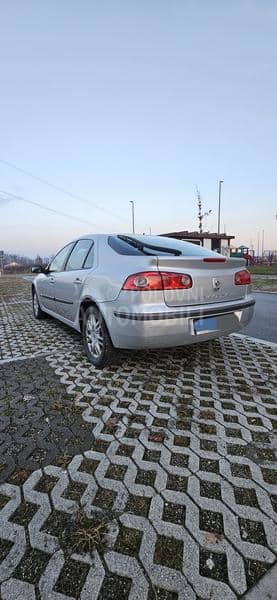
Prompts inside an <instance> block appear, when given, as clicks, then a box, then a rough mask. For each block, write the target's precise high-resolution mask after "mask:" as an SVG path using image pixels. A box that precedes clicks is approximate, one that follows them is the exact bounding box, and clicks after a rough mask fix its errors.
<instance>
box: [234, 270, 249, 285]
mask: <svg viewBox="0 0 277 600" xmlns="http://www.w3.org/2000/svg"><path fill="white" fill-rule="evenodd" d="M250 283H251V275H250V273H249V271H247V269H243V271H238V272H237V273H236V274H235V285H249V284H250Z"/></svg>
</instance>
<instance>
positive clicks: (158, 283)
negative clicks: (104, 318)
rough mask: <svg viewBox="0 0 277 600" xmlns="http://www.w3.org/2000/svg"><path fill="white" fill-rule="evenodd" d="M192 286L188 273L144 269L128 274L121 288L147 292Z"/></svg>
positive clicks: (182, 288) (184, 288)
mask: <svg viewBox="0 0 277 600" xmlns="http://www.w3.org/2000/svg"><path fill="white" fill-rule="evenodd" d="M191 287H192V279H191V277H190V275H184V274H183V273H167V272H166V271H162V272H160V273H159V272H158V271H146V272H143V273H135V274H134V275H130V277H128V278H127V279H126V281H125V283H124V285H123V288H122V289H123V290H133V291H136V292H138V291H141V292H147V291H151V290H187V289H189V288H191Z"/></svg>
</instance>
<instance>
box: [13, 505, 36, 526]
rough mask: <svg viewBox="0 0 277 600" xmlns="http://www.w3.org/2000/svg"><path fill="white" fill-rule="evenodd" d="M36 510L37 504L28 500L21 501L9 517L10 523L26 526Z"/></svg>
mask: <svg viewBox="0 0 277 600" xmlns="http://www.w3.org/2000/svg"><path fill="white" fill-rule="evenodd" d="M36 512H37V505H36V504H31V503H30V502H22V504H20V505H19V506H18V508H17V509H16V511H15V512H14V513H13V515H12V516H11V517H10V521H11V522H12V523H17V524H18V525H23V526H27V525H28V524H29V523H30V521H31V520H32V518H33V516H34V515H35V514H36Z"/></svg>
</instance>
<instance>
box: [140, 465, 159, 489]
mask: <svg viewBox="0 0 277 600" xmlns="http://www.w3.org/2000/svg"><path fill="white" fill-rule="evenodd" d="M156 475H157V473H156V471H145V470H143V469H140V470H139V471H138V473H137V476H136V479H135V483H139V484H140V485H150V486H151V487H154V485H155V481H156Z"/></svg>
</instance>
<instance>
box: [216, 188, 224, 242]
mask: <svg viewBox="0 0 277 600" xmlns="http://www.w3.org/2000/svg"><path fill="white" fill-rule="evenodd" d="M222 184H223V179H220V180H219V182H218V220H217V233H218V235H220V211H221V186H222Z"/></svg>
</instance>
